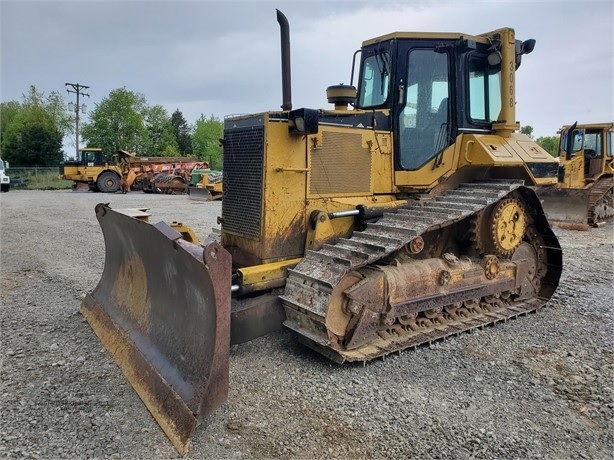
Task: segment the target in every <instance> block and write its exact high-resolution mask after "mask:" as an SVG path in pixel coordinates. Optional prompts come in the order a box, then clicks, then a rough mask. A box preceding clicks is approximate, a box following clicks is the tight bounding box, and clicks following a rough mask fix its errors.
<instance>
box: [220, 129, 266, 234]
mask: <svg viewBox="0 0 614 460" xmlns="http://www.w3.org/2000/svg"><path fill="white" fill-rule="evenodd" d="M263 157H264V127H263V126H253V127H252V126H250V127H246V128H235V129H232V130H227V131H225V132H224V169H223V171H224V191H223V195H222V218H223V219H222V228H223V229H224V230H225V231H228V232H231V233H235V234H238V235H245V236H252V237H256V238H258V237H259V236H260V220H261V210H262V166H263V163H264V162H263Z"/></svg>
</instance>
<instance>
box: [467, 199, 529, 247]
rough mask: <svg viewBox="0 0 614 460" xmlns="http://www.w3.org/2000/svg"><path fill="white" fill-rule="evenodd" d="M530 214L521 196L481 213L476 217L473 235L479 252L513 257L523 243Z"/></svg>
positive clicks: (497, 204) (473, 240)
mask: <svg viewBox="0 0 614 460" xmlns="http://www.w3.org/2000/svg"><path fill="white" fill-rule="evenodd" d="M526 225H527V215H526V212H525V211H524V208H523V207H522V204H521V203H520V201H519V200H518V199H517V198H506V199H504V200H501V201H500V202H498V203H496V204H495V205H493V206H492V207H491V208H487V209H485V210H484V211H482V212H480V213H478V214H477V215H476V216H475V217H474V218H473V220H472V224H471V231H470V237H471V241H472V242H473V244H474V246H475V248H476V251H477V252H478V253H479V254H481V255H485V254H495V255H497V256H499V257H505V258H507V257H510V256H511V255H512V254H513V253H514V251H515V250H516V248H518V246H519V245H520V243H522V239H523V237H524V233H525V229H526Z"/></svg>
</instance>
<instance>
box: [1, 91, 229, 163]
mask: <svg viewBox="0 0 614 460" xmlns="http://www.w3.org/2000/svg"><path fill="white" fill-rule="evenodd" d="M67 107H68V104H67V101H66V100H65V98H64V97H63V95H62V94H60V93H59V92H57V91H52V92H51V93H49V94H48V95H47V96H45V94H44V93H43V92H40V91H38V90H37V89H36V87H35V86H30V88H29V91H28V92H27V93H26V94H24V95H23V96H22V100H21V101H8V102H1V103H0V117H1V120H2V123H1V124H0V127H1V130H0V151H1V153H0V156H1V157H2V159H3V160H6V161H9V162H10V163H11V164H13V165H19V166H57V165H59V164H60V162H61V161H63V160H64V152H63V150H62V145H63V143H64V139H65V137H66V136H71V135H72V136H74V132H75V118H74V117H75V115H74V114H73V113H71V112H69V111H68V108H67ZM223 130H224V127H223V123H222V121H221V120H219V119H218V118H217V117H215V116H214V115H210V116H209V117H205V116H204V115H202V114H201V116H200V117H199V118H198V120H196V121H195V123H194V124H193V125H190V124H189V123H188V122H187V121H186V119H185V117H184V116H183V114H182V113H181V111H180V110H179V109H177V110H175V111H174V112H173V113H172V114H171V115H169V114H168V112H167V111H166V109H165V108H164V107H162V106H161V105H150V104H148V102H147V99H146V98H145V96H144V95H142V94H140V93H136V92H134V91H129V90H127V89H126V88H118V89H114V90H112V91H111V92H110V93H109V94H108V95H107V96H106V97H104V98H103V99H102V100H101V102H100V103H98V104H95V107H94V109H93V110H92V111H91V113H90V114H89V121H84V122H82V123H80V129H79V131H80V133H79V134H80V136H79V137H80V141H79V145H80V147H99V148H102V150H103V152H104V154H105V155H106V156H107V158H108V159H110V158H111V156H112V155H113V154H114V153H115V152H116V151H117V150H126V151H128V152H132V153H135V154H137V155H139V156H167V157H170V156H193V157H197V158H199V159H201V160H205V161H208V162H209V163H210V164H211V167H212V168H221V167H222V147H221V146H220V144H219V139H220V138H221V137H222V136H223ZM73 155H74V153H73V154H69V155H68V156H73Z"/></svg>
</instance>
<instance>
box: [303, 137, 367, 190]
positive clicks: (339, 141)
mask: <svg viewBox="0 0 614 460" xmlns="http://www.w3.org/2000/svg"><path fill="white" fill-rule="evenodd" d="M309 192H310V193H311V194H312V195H331V194H354V193H356V194H368V193H370V192H371V152H370V151H369V149H368V148H366V147H363V146H362V136H361V135H360V134H356V133H334V132H324V133H323V135H322V146H321V147H317V148H312V149H311V178H310V181H309Z"/></svg>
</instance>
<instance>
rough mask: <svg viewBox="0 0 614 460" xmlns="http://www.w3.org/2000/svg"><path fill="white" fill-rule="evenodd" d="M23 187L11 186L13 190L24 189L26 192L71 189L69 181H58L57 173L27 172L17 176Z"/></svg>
mask: <svg viewBox="0 0 614 460" xmlns="http://www.w3.org/2000/svg"><path fill="white" fill-rule="evenodd" d="M16 177H19V178H20V179H21V180H22V181H23V182H26V181H27V182H26V183H25V184H24V185H22V186H19V185H13V186H12V187H14V188H15V189H20V188H24V189H26V190H65V189H71V188H72V184H73V182H72V181H71V180H64V179H60V176H59V174H58V171H57V170H55V171H27V172H24V173H22V174H19V176H16Z"/></svg>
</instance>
